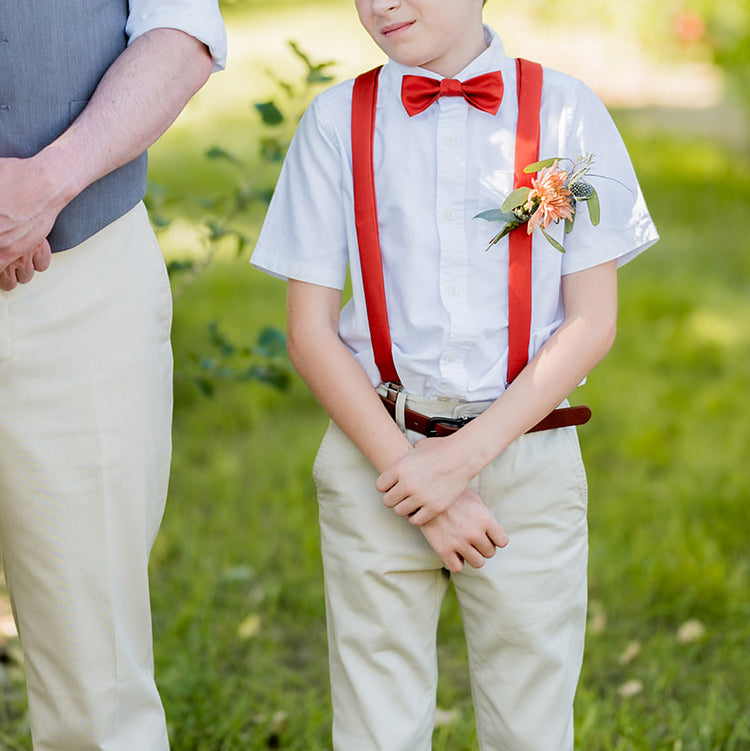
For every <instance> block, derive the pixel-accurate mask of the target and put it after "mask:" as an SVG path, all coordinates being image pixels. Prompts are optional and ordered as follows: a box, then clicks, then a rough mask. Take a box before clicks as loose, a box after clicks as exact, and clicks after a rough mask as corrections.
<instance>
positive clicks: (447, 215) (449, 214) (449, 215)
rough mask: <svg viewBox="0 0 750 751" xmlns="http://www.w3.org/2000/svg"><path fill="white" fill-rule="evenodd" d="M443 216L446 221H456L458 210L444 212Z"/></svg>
mask: <svg viewBox="0 0 750 751" xmlns="http://www.w3.org/2000/svg"><path fill="white" fill-rule="evenodd" d="M443 216H444V217H445V218H446V219H455V218H456V210H455V209H446V210H445V211H444V212H443Z"/></svg>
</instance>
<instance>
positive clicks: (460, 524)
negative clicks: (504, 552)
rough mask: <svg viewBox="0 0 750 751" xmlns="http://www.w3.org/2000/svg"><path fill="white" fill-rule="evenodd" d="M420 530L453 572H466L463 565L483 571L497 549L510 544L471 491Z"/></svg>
mask: <svg viewBox="0 0 750 751" xmlns="http://www.w3.org/2000/svg"><path fill="white" fill-rule="evenodd" d="M420 529H421V530H422V534H423V535H424V536H425V539H426V540H427V542H428V543H429V544H430V547H432V549H433V550H434V551H435V552H436V553H437V554H438V555H439V556H440V557H441V558H442V559H443V561H444V562H445V565H446V566H447V568H448V569H449V570H450V571H453V572H454V573H458V572H459V571H461V569H463V565H464V562H466V563H468V564H469V565H470V566H473V567H474V568H481V567H482V566H484V563H485V561H486V560H487V559H488V558H492V556H494V555H495V552H496V550H497V548H504V547H505V546H506V545H507V544H508V535H507V534H506V533H505V530H504V529H503V528H502V527H501V526H500V523H499V522H498V521H497V519H495V517H494V516H493V515H492V512H491V511H490V510H489V508H487V506H486V505H485V503H484V502H483V501H482V499H481V498H480V497H479V496H478V495H477V494H476V493H475V492H474V491H473V490H468V489H467V490H465V491H464V492H463V493H461V495H460V496H459V497H458V498H457V499H456V501H455V503H453V504H452V505H451V506H450V507H449V508H448V509H447V510H446V511H444V512H443V513H441V514H438V515H437V516H436V517H435V518H434V519H432V520H430V521H429V522H427V523H426V524H423V525H422V526H421V527H420Z"/></svg>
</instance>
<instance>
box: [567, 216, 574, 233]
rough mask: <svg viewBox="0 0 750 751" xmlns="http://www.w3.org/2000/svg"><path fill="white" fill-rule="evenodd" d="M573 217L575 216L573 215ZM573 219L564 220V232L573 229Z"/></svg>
mask: <svg viewBox="0 0 750 751" xmlns="http://www.w3.org/2000/svg"><path fill="white" fill-rule="evenodd" d="M573 219H575V216H574V217H573ZM573 219H566V220H565V234H566V235H568V234H570V233H571V232H572V231H573Z"/></svg>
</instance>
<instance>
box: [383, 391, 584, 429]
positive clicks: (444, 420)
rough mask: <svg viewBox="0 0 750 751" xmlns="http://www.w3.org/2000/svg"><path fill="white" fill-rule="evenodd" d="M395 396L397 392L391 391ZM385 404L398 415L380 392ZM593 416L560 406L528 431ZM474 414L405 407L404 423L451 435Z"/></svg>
mask: <svg viewBox="0 0 750 751" xmlns="http://www.w3.org/2000/svg"><path fill="white" fill-rule="evenodd" d="M391 393H393V394H394V396H395V392H391ZM379 396H380V400H381V401H382V402H383V405H384V406H385V408H386V409H387V410H388V412H389V413H390V414H391V416H392V417H394V418H395V416H396V402H395V400H392V399H389V398H388V397H387V396H383V395H382V394H379ZM590 417H591V410H590V409H589V408H588V407H586V406H585V405H580V406H577V407H559V408H558V409H555V410H552V412H550V413H549V414H548V415H547V416H546V417H544V418H543V419H541V420H540V421H539V422H538V423H537V424H536V425H534V427H533V428H529V429H528V430H527V431H526V432H527V433H536V432H537V431H539V430H552V429H553V428H564V427H567V426H569V425H584V424H585V423H587V422H588V421H589V419H590ZM473 419H474V416H468V415H467V416H465V417H428V416H427V415H423V414H421V413H420V412H414V410H411V409H404V423H405V425H406V427H407V429H408V430H414V431H415V432H417V433H421V434H422V435H423V436H427V437H428V438H432V437H436V436H437V437H440V436H446V435H451V433H455V432H456V431H457V430H459V429H460V428H462V427H463V426H464V425H466V423H467V422H471V421H472V420H473Z"/></svg>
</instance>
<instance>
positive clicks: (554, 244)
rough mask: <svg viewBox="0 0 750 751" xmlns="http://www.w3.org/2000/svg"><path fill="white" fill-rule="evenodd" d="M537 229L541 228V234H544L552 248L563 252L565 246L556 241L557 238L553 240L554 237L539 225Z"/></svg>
mask: <svg viewBox="0 0 750 751" xmlns="http://www.w3.org/2000/svg"><path fill="white" fill-rule="evenodd" d="M539 229H541V230H542V234H543V235H544V236H545V237H546V238H547V240H548V242H549V244H550V245H551V246H552V247H553V248H555V249H557V250H559V251H560V252H561V253H564V252H565V248H563V246H562V245H560V243H559V242H557V240H555V238H554V237H552V235H549V234H547V232H545V230H543V229H542V228H541V227H540V228H539Z"/></svg>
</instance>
